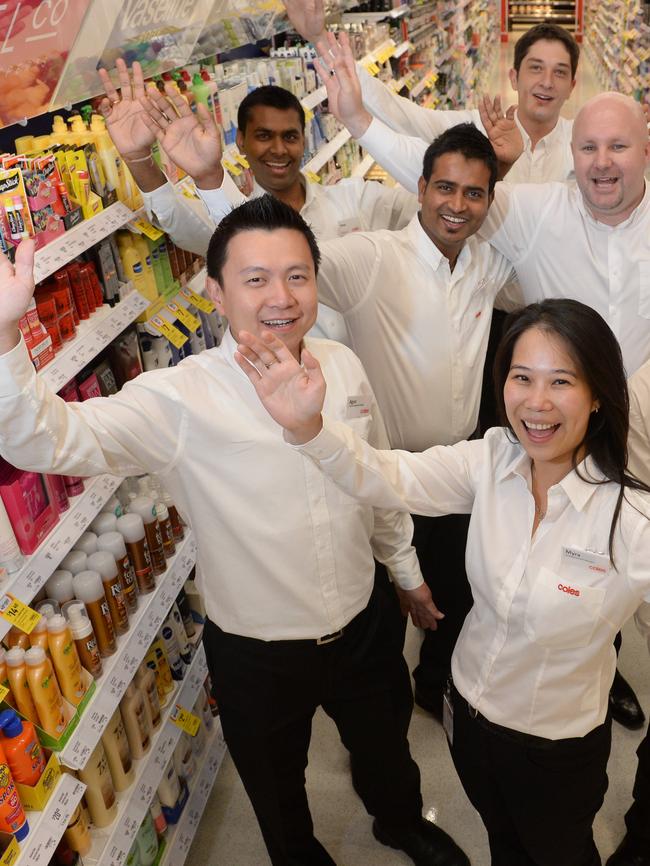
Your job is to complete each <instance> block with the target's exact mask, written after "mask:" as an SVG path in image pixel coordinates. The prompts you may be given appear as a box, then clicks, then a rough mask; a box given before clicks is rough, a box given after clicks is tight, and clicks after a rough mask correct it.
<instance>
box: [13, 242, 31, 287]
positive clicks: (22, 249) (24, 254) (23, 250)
mask: <svg viewBox="0 0 650 866" xmlns="http://www.w3.org/2000/svg"><path fill="white" fill-rule="evenodd" d="M34 249H35V245H34V241H33V240H32V239H31V238H26V239H25V240H23V241H21V242H20V243H19V244H18V247H17V249H16V265H15V274H16V276H17V277H18V278H19V279H20V280H22V281H23V282H24V283H32V284H33V283H34Z"/></svg>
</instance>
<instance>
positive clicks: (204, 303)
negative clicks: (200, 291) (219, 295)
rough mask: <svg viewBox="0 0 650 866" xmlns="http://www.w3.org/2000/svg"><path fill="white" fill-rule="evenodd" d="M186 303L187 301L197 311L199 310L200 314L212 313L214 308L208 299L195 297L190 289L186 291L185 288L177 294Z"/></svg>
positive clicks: (199, 296) (195, 294)
mask: <svg viewBox="0 0 650 866" xmlns="http://www.w3.org/2000/svg"><path fill="white" fill-rule="evenodd" d="M179 294H180V295H182V296H183V297H184V298H185V300H186V301H189V302H190V304H192V306H193V307H196V309H197V310H201V312H202V313H214V311H215V306H214V304H213V303H212V301H211V300H209V299H208V298H202V297H201V295H197V293H196V292H193V291H192V289H188V288H187V286H185V287H184V288H182V289H181V290H180V292H179Z"/></svg>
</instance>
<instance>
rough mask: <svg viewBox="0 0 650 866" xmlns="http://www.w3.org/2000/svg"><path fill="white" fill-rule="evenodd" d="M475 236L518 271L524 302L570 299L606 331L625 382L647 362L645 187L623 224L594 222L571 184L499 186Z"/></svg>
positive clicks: (648, 217) (649, 313) (649, 273)
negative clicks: (617, 347) (587, 308)
mask: <svg viewBox="0 0 650 866" xmlns="http://www.w3.org/2000/svg"><path fill="white" fill-rule="evenodd" d="M479 234H480V235H481V236H482V237H483V238H485V239H486V240H488V241H489V242H490V243H491V244H493V245H494V246H495V247H496V248H497V249H498V250H500V251H501V252H502V253H503V254H504V255H505V256H507V257H508V258H509V259H510V261H511V262H512V263H513V265H514V266H515V269H516V271H517V276H518V278H519V283H520V290H521V300H522V301H523V303H526V304H530V303H533V302H535V301H540V300H542V299H544V298H558V297H564V298H575V299H576V300H578V301H582V303H584V304H588V305H589V306H590V307H593V308H594V309H595V310H596V311H597V312H599V313H600V315H601V316H602V317H603V318H604V319H605V321H606V322H607V323H608V324H609V326H610V328H611V329H612V331H613V332H614V334H615V335H616V337H617V339H618V341H619V343H620V344H621V349H622V352H623V360H624V362H625V367H626V370H627V373H628V375H631V374H632V373H634V372H635V370H637V369H638V368H639V367H640V366H641V364H643V363H644V362H645V361H646V360H648V358H650V184H646V190H645V195H644V197H643V200H642V201H641V203H640V204H639V206H638V207H637V208H636V209H635V210H634V212H633V213H632V214H631V215H630V217H628V219H627V220H625V222H622V223H620V224H619V225H617V226H608V225H605V224H604V223H601V222H598V221H597V220H596V219H594V217H593V216H592V215H591V213H590V212H589V210H588V209H587V207H586V205H585V201H584V199H583V197H582V194H581V192H580V190H579V189H578V187H577V185H576V183H575V181H570V182H568V183H549V184H543V185H529V184H523V185H519V186H516V187H513V186H508V185H506V184H497V188H496V192H495V197H494V201H493V203H492V206H491V207H490V210H489V211H488V215H487V217H486V219H485V222H484V223H483V225H482V226H481V229H480V231H479Z"/></svg>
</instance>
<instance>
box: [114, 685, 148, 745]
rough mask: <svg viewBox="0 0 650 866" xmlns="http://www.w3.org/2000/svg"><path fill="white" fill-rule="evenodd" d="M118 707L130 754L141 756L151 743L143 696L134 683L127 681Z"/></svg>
mask: <svg viewBox="0 0 650 866" xmlns="http://www.w3.org/2000/svg"><path fill="white" fill-rule="evenodd" d="M120 709H121V711H122V719H123V720H124V727H125V728H126V735H127V737H128V740H129V748H130V749H131V754H132V755H133V757H134V758H142V757H143V755H144V754H145V753H146V752H147V751H148V750H149V746H150V745H151V730H150V728H149V721H148V718H147V711H146V709H145V704H144V697H143V695H142V693H141V692H139V691H138V689H137V687H136V686H135V685H134V683H129V685H128V686H127V687H126V692H125V693H124V697H123V698H122V700H121V701H120Z"/></svg>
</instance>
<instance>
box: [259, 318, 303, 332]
mask: <svg viewBox="0 0 650 866" xmlns="http://www.w3.org/2000/svg"><path fill="white" fill-rule="evenodd" d="M297 321H298V320H297V319H262V324H263V325H264V327H265V328H268V329H269V331H278V330H282V329H284V328H289V327H291V325H293V323H294V322H297Z"/></svg>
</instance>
